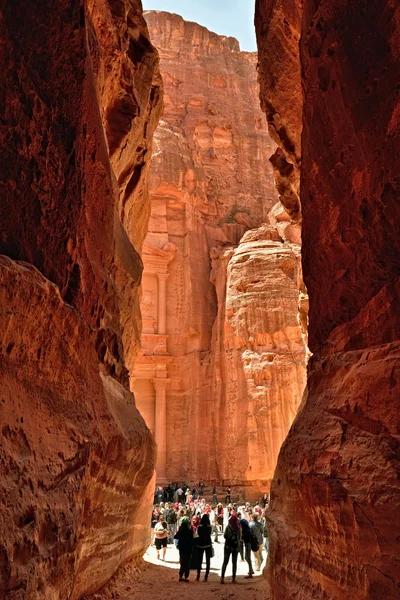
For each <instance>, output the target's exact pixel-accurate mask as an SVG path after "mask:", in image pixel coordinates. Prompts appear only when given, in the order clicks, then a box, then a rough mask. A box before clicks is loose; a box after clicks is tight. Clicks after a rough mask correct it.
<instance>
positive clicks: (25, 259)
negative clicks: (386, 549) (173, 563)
mask: <svg viewBox="0 0 400 600" xmlns="http://www.w3.org/2000/svg"><path fill="white" fill-rule="evenodd" d="M0 37H1V43H2V52H1V56H0V68H1V72H2V85H1V89H0V154H1V156H0V189H1V202H0V231H1V235H0V253H2V254H3V255H5V256H3V257H2V258H1V261H0V262H1V266H0V271H1V274H0V278H1V286H0V321H1V331H2V334H1V341H0V348H1V352H0V360H1V403H0V421H1V434H0V435H1V441H0V473H1V477H0V504H1V509H0V596H1V597H7V598H10V599H19V598H21V599H22V598H24V599H39V598H40V599H43V598H46V599H47V598H49V599H50V598H52V599H60V600H61V599H62V600H64V599H65V598H67V597H68V598H71V599H76V598H79V597H81V596H82V595H83V594H84V593H85V592H86V591H88V590H94V589H96V588H98V587H99V586H100V585H101V584H102V583H104V582H105V581H107V580H108V579H109V578H110V576H111V575H112V574H113V572H114V571H115V570H116V568H117V567H118V566H119V564H121V563H122V562H123V561H124V560H126V559H127V558H129V557H131V556H134V555H135V554H138V553H139V554H140V553H141V552H143V551H144V549H145V547H146V545H147V543H148V539H149V535H148V530H147V524H148V517H149V515H148V510H149V502H150V498H151V493H152V489H151V487H152V476H153V467H154V454H155V452H154V450H155V449H154V441H153V438H152V435H151V433H150V432H149V430H148V429H147V427H146V426H145V424H144V422H143V420H142V418H141V417H140V415H139V413H138V411H137V410H136V408H135V403H134V398H133V396H132V395H131V394H130V393H129V391H128V389H127V382H128V377H127V369H126V365H127V364H128V365H129V362H130V361H132V360H133V358H134V353H135V348H136V346H137V343H138V337H139V327H138V322H139V316H140V314H139V310H138V300H137V296H138V292H137V290H138V285H139V282H140V274H141V261H140V258H139V256H138V254H137V252H136V250H135V249H134V246H133V245H132V243H131V242H135V243H136V244H137V245H138V247H139V246H140V238H143V237H144V233H143V232H144V231H145V230H146V213H148V207H147V208H146V192H145V184H146V168H147V167H146V166H145V165H146V162H147V158H148V155H149V152H148V151H149V148H150V146H149V141H150V139H151V134H152V131H153V130H154V127H155V125H156V123H157V118H158V113H159V109H160V102H159V87H160V79H159V73H158V62H157V61H158V59H157V53H156V51H155V50H154V49H153V47H152V46H151V44H150V42H149V39H148V34H147V29H146V25H145V23H144V21H143V19H142V17H141V5H140V2H135V1H133V2H131V1H129V2H128V1H119V2H109V3H108V2H105V1H100V0H98V1H97V0H87V1H86V2H83V3H82V2H81V3H79V2H76V1H73V2H66V1H63V0H58V1H57V2H52V3H50V2H47V1H45V2H40V3H28V4H26V3H23V2H20V1H17V2H13V3H12V5H11V4H8V3H5V2H2V3H1V4H0ZM127 148H129V157H127V156H126V155H124V152H125V149H127ZM110 156H111V162H110ZM137 165H143V166H142V167H141V168H140V176H139V173H138V172H137V170H136V169H137ZM132 172H136V175H135V177H134V178H133V179H132V177H131V175H132ZM117 179H118V181H117ZM120 195H121V198H120ZM139 205H140V206H141V207H142V209H141V210H142V213H143V214H142V216H141V217H139V216H138V217H137V218H136V221H135V222H136V231H137V232H138V237H137V239H135V238H134V236H133V235H132V228H129V227H128V226H127V221H128V220H129V219H130V218H131V215H132V214H133V213H134V214H137V215H139V213H140V211H139V208H140V206H139ZM133 206H134V207H135V208H132V207H133ZM127 207H129V211H130V212H129V215H127V210H128V208H127ZM135 211H136V212H135ZM140 232H142V233H140ZM135 307H136V308H135ZM128 340H129V344H128Z"/></svg>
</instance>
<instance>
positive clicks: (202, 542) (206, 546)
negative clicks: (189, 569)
mask: <svg viewBox="0 0 400 600" xmlns="http://www.w3.org/2000/svg"><path fill="white" fill-rule="evenodd" d="M211 531H212V529H211V524H210V517H209V516H208V515H207V514H204V515H203V516H202V517H201V521H200V525H199V526H198V528H197V534H198V536H199V537H198V540H197V548H198V552H199V556H198V563H197V577H196V581H199V579H200V572H201V567H202V564H203V556H204V553H205V555H206V574H205V576H204V581H207V580H208V574H209V572H210V563H211V552H212V543H211Z"/></svg>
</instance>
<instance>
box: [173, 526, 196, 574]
mask: <svg viewBox="0 0 400 600" xmlns="http://www.w3.org/2000/svg"><path fill="white" fill-rule="evenodd" d="M174 537H175V539H176V540H177V542H178V543H177V546H178V550H179V564H180V568H179V581H189V573H190V559H191V557H192V547H193V531H192V529H191V527H190V523H189V519H188V518H187V517H184V518H183V519H182V521H181V524H180V526H179V529H178V531H177V532H176V534H175V536H174ZM183 577H185V579H183Z"/></svg>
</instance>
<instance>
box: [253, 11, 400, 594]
mask: <svg viewBox="0 0 400 600" xmlns="http://www.w3.org/2000/svg"><path fill="white" fill-rule="evenodd" d="M399 18H400V9H399V6H398V3H397V2H393V1H391V0H384V1H383V2H382V1H378V0H372V1H371V2H368V3H367V4H363V3H353V2H350V1H347V0H345V1H341V2H339V1H336V0H332V1H329V2H325V1H322V0H320V1H318V2H315V1H312V0H303V2H299V1H297V0H285V1H283V0H277V1H276V2H275V1H274V2H272V0H258V1H257V11H256V25H257V33H258V43H259V48H260V79H261V88H262V97H263V99H264V107H265V108H266V110H267V111H269V110H270V107H274V106H277V107H278V106H279V107H280V118H281V120H282V122H285V123H286V126H285V128H284V129H281V130H279V128H275V131H276V135H277V137H276V138H275V139H276V141H278V142H279V144H280V146H281V153H282V155H284V156H285V157H286V158H288V157H292V161H291V162H292V165H294V167H295V168H296V169H300V170H299V171H298V173H297V175H296V179H297V181H300V180H301V189H300V197H301V209H302V215H303V228H302V240H303V268H304V280H305V283H306V285H307V289H308V292H309V296H310V321H309V339H310V349H311V351H312V352H313V357H312V359H311V362H310V365H309V372H308V383H307V392H306V396H305V398H304V401H303V403H302V406H301V410H300V412H299V414H298V416H297V418H296V420H295V422H294V424H293V426H292V428H291V430H290V432H289V435H288V438H287V440H286V441H285V443H284V445H283V448H282V451H281V453H280V457H279V461H278V465H277V470H276V473H275V478H274V481H273V483H272V488H271V489H272V491H271V493H272V503H271V544H270V557H269V577H270V579H271V589H272V596H273V598H275V599H277V600H278V599H279V600H286V599H287V598H292V597H296V598H298V600H308V599H309V598H315V599H321V600H322V599H324V600H328V599H329V600H331V599H335V600H345V599H347V598H349V597H351V598H354V599H357V600H366V599H371V600H372V599H375V598H385V599H390V600H395V599H396V598H399V595H400V559H399V552H398V543H399V539H400V529H399V519H398V514H399V509H400V486H399V477H398V474H399V443H398V442H399V414H400V403H399V402H400V393H399V388H400V384H399V377H398V372H399V369H400V358H399V348H400V313H399V310H398V303H399V267H400V261H399V256H400V247H399V236H398V222H399V217H400V213H399V206H400V205H399V194H400V188H399V181H400V166H399V165H400V163H399V160H398V156H397V150H396V149H397V148H398V144H399V137H400V117H399V115H400V103H399V94H398V88H396V84H397V82H398V79H399V73H400V45H399V38H400V28H399V22H400V21H399ZM271 40H274V44H271ZM299 40H301V41H300V45H299ZM277 46H279V48H280V49H281V51H280V52H278V53H277V52H275V51H274V50H273V48H274V47H275V48H276V47H277ZM277 72H278V73H280V80H281V81H288V80H289V79H292V81H293V86H292V89H289V88H287V87H286V91H284V92H283V91H282V90H283V89H284V88H282V86H280V85H275V84H276V81H275V84H274V85H272V81H273V78H274V75H275V73H277ZM301 87H302V89H303V93H304V99H305V100H304V105H303V102H302V99H301V95H300V93H299V90H300V89H301ZM395 90H397V91H395ZM282 93H284V94H286V101H285V98H282V97H281V94H282ZM285 106H286V107H287V110H286V109H285ZM271 112H272V113H273V112H274V111H273V110H271ZM269 121H270V123H271V119H270V118H269ZM302 127H303V132H302V139H301V148H300V146H299V140H300V132H301V129H302ZM272 128H273V129H274V125H273V124H272ZM285 131H286V132H287V131H290V132H291V134H290V135H286V133H285ZM293 132H294V133H293ZM278 138H280V140H279V139H278ZM293 154H294V155H295V156H296V157H298V158H300V155H301V157H302V158H301V167H300V160H297V158H296V160H294V159H293ZM282 201H283V202H284V199H282Z"/></svg>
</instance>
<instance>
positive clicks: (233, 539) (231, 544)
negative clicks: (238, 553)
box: [226, 527, 239, 548]
mask: <svg viewBox="0 0 400 600" xmlns="http://www.w3.org/2000/svg"><path fill="white" fill-rule="evenodd" d="M226 545H227V546H228V548H239V534H238V532H237V531H235V530H234V529H232V527H228V535H227V537H226Z"/></svg>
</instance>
